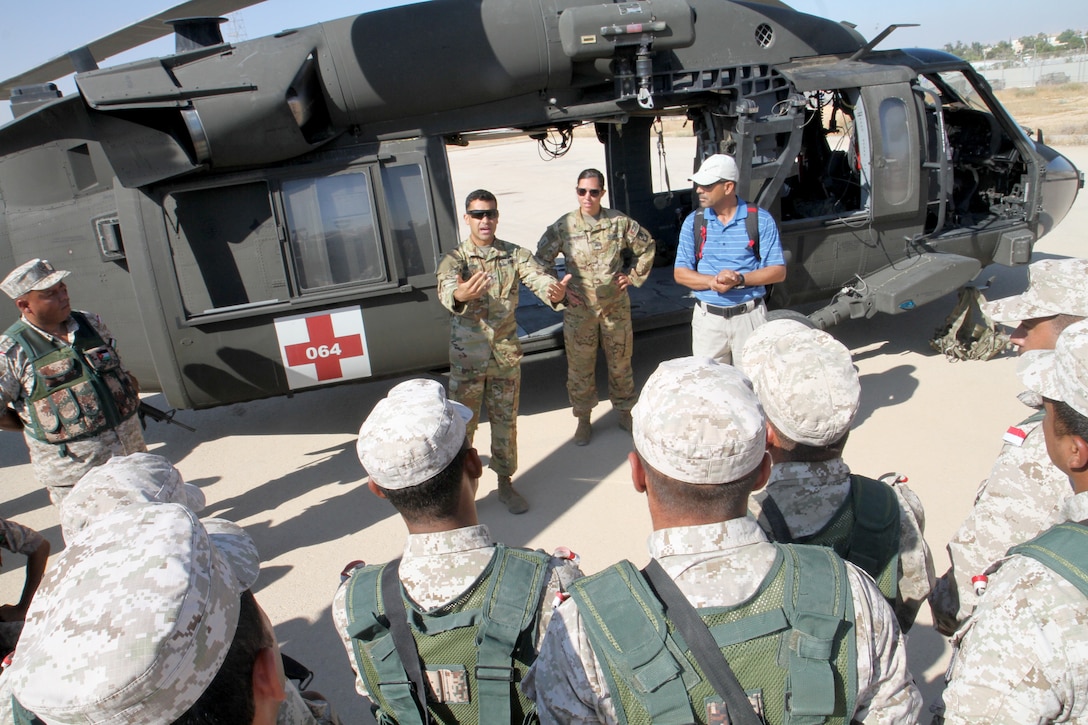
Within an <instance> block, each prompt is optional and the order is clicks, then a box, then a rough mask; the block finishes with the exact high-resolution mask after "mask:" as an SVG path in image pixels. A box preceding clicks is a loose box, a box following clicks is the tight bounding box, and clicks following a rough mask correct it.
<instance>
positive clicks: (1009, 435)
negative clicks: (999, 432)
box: [1001, 425, 1028, 448]
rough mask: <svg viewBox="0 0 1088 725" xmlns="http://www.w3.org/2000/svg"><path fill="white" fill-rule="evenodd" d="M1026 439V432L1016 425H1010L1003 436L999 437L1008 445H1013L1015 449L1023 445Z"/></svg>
mask: <svg viewBox="0 0 1088 725" xmlns="http://www.w3.org/2000/svg"><path fill="white" fill-rule="evenodd" d="M1027 437H1028V431H1026V430H1024V429H1023V428H1021V427H1020V426H1018V425H1010V426H1009V429H1008V430H1007V431H1005V435H1003V436H1001V438H1002V440H1004V441H1005V442H1006V443H1008V444H1010V445H1014V446H1016V447H1017V448H1019V447H1020V446H1022V445H1024V439H1025V438H1027Z"/></svg>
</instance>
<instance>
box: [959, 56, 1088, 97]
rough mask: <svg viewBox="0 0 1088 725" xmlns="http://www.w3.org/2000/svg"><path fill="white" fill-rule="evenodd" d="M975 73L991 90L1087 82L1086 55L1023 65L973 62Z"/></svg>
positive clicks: (1017, 63) (1087, 63) (1011, 62)
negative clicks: (982, 77)
mask: <svg viewBox="0 0 1088 725" xmlns="http://www.w3.org/2000/svg"><path fill="white" fill-rule="evenodd" d="M974 66H975V68H977V69H978V72H979V73H981V74H982V75H984V76H985V77H986V80H988V81H990V85H991V86H993V87H994V90H1000V89H1001V88H1032V87H1034V86H1039V85H1048V84H1050V85H1058V84H1061V83H1088V56H1085V55H1079V56H1069V57H1065V58H1053V59H1047V60H1040V61H1033V62H1029V63H1024V62H1014V61H1008V62H996V63H995V62H981V63H975V64H974Z"/></svg>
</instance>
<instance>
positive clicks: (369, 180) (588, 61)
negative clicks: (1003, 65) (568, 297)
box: [0, 0, 1083, 408]
mask: <svg viewBox="0 0 1088 725" xmlns="http://www.w3.org/2000/svg"><path fill="white" fill-rule="evenodd" d="M249 4H252V3H251V2H246V0H234V1H233V2H232V1H231V0H190V2H186V3H184V4H182V5H179V6H177V7H175V8H174V9H172V10H170V11H167V12H165V13H161V14H159V15H157V16H154V17H152V18H149V19H146V20H144V21H141V22H140V23H138V24H135V25H133V26H131V27H130V28H126V29H124V30H121V31H118V32H116V33H113V34H111V35H110V36H107V37H106V38H103V39H101V40H99V41H95V42H94V43H90V44H88V45H87V46H85V47H82V48H78V49H75V50H73V51H72V52H70V53H69V54H68V55H67V56H64V57H62V58H58V59H55V60H54V61H50V62H49V63H46V64H44V65H42V66H40V67H38V68H36V69H33V70H30V71H27V72H25V73H23V74H21V75H20V76H18V77H16V78H14V79H11V80H8V81H5V82H3V83H0V98H5V99H6V98H9V97H10V99H11V101H12V111H13V114H14V116H15V119H14V120H13V121H12V122H10V123H8V124H6V125H4V126H2V127H0V268H2V269H11V268H13V267H14V266H15V265H16V264H18V263H21V262H22V261H24V260H26V259H29V258H31V257H45V258H49V259H52V260H54V261H55V262H57V263H58V264H62V266H64V267H65V268H67V269H71V270H73V271H75V272H76V274H73V275H72V276H71V277H70V278H69V286H70V288H71V292H72V296H73V299H74V300H76V301H77V302H78V303H79V305H80V306H84V307H86V308H87V309H93V310H95V311H98V312H100V313H102V315H103V316H104V317H105V319H107V320H108V321H109V322H110V325H111V327H112V328H113V329H114V332H116V333H117V334H118V337H119V338H121V339H123V340H124V345H125V353H126V355H125V357H126V361H127V362H128V363H129V365H130V367H131V368H132V370H133V372H134V373H135V374H136V375H137V376H138V377H139V379H140V380H141V381H142V382H143V383H144V387H145V389H160V390H162V392H163V393H164V394H165V396H166V399H167V401H168V402H169V403H170V405H172V406H175V407H184V408H205V407H211V406H215V405H220V404H225V403H233V402H238V401H244V400H251V399H256V398H261V397H267V396H274V395H282V394H289V393H291V392H293V391H296V390H299V389H304V388H310V387H315V386H320V385H330V384H335V383H340V382H343V381H347V380H355V379H360V378H367V377H371V376H390V375H396V374H404V373H408V372H414V371H422V370H433V369H436V368H440V367H442V366H444V365H445V364H446V361H447V348H448V325H449V318H448V314H447V312H446V311H445V310H444V309H443V308H442V307H441V305H439V303H438V301H437V296H436V291H435V275H434V273H435V268H436V265H437V262H438V260H439V259H440V258H441V256H442V255H443V254H444V253H445V252H446V251H447V250H449V249H451V248H453V247H454V246H455V245H456V244H457V243H458V226H457V224H458V218H459V216H460V206H459V204H460V202H459V200H457V199H454V198H453V193H452V180H451V175H450V166H449V161H448V158H447V154H446V147H447V145H449V144H464V143H470V142H471V141H472V140H473V138H475V137H476V136H477V135H479V134H482V133H486V132H491V131H495V130H497V129H508V130H512V131H515V132H517V133H521V134H525V135H528V136H531V137H534V138H540V137H544V136H547V135H548V134H558V135H559V137H560V138H566V139H569V137H570V135H571V134H572V131H573V129H575V128H576V127H578V126H582V125H589V124H592V127H593V128H594V130H595V132H596V137H597V139H598V140H599V142H600V143H602V144H603V145H604V148H605V158H606V175H607V176H608V184H607V185H608V187H609V188H610V189H611V190H612V193H611V196H610V198H611V199H612V202H613V204H614V205H615V206H616V207H617V208H619V209H621V210H622V211H624V212H625V213H627V214H629V215H630V216H632V217H634V218H635V219H637V220H638V221H639V222H640V223H642V224H643V225H644V226H646V227H648V228H649V229H650V230H651V231H652V233H653V235H654V237H655V238H656V239H658V240H659V244H660V245H661V246H662V247H663V257H665V261H667V258H668V253H669V246H670V245H672V247H673V248H674V247H675V243H676V242H675V240H676V237H677V232H678V225H679V220H682V219H683V218H684V216H685V215H686V213H687V212H688V211H690V209H691V206H692V195H691V194H689V193H681V194H674V193H672V192H660V191H659V192H655V191H654V189H653V185H652V174H651V166H652V158H651V157H652V153H651V143H652V134H653V132H652V129H653V127H654V124H655V121H656V120H658V119H661V118H669V117H679V118H686V119H687V120H688V122H689V124H690V127H691V129H692V131H693V133H694V135H695V137H696V147H697V151H696V158H695V159H693V168H694V167H695V165H697V163H698V161H699V160H700V159H702V158H704V157H706V156H707V155H710V154H713V153H722V152H724V153H730V154H733V155H734V156H735V157H736V158H737V161H738V164H739V167H740V175H741V179H740V183H739V184H738V188H739V189H740V190H741V195H742V196H743V197H744V198H745V199H747V200H749V201H752V202H754V203H757V204H759V205H761V206H763V207H765V208H767V209H769V210H771V212H772V213H773V214H774V215H775V217H776V218H777V219H778V220H779V224H780V228H781V232H782V241H783V248H784V252H785V255H786V260H787V268H788V274H787V278H786V281H785V282H784V283H781V284H778V285H775V286H774V289H773V292H772V298H771V303H772V305H773V306H779V307H787V306H790V305H797V304H801V303H813V302H817V301H826V302H827V304H826V305H824V306H823V307H820V308H819V309H817V310H816V311H815V312H813V313H812V314H811V315H810V318H811V319H812V320H813V321H814V323H815V324H817V325H819V326H821V327H826V326H829V325H832V324H834V323H835V322H837V321H839V320H842V319H846V318H856V317H868V316H872V315H874V314H877V313H887V314H896V313H900V312H903V311H905V310H909V309H912V308H914V307H917V306H918V305H922V304H925V303H926V302H929V301H932V300H934V299H936V298H938V297H940V296H942V295H944V294H946V293H948V292H950V291H953V290H955V289H957V288H959V287H961V286H962V285H964V284H965V283H967V282H968V281H970V280H971V279H973V278H974V277H975V276H976V275H977V273H978V272H979V270H980V269H981V267H982V266H984V265H988V264H990V263H992V262H998V263H1001V264H1005V265H1022V264H1026V263H1028V261H1029V260H1030V258H1031V253H1032V248H1033V246H1034V244H1035V242H1036V241H1037V240H1038V239H1039V238H1040V237H1042V236H1043V235H1044V234H1046V233H1047V232H1048V231H1050V230H1051V229H1052V228H1054V226H1055V225H1056V224H1058V223H1059V222H1060V221H1061V220H1062V218H1063V217H1064V216H1065V214H1066V213H1067V212H1068V210H1069V208H1070V206H1071V205H1072V203H1073V201H1074V199H1075V198H1076V195H1077V192H1078V190H1079V189H1080V187H1081V186H1082V184H1083V182H1082V177H1081V174H1080V172H1078V170H1077V169H1076V168H1075V167H1074V166H1073V164H1072V163H1070V162H1069V161H1068V160H1067V159H1066V158H1065V157H1063V156H1061V155H1060V154H1058V153H1057V152H1056V151H1054V150H1053V149H1051V148H1049V147H1047V146H1046V145H1044V144H1043V143H1042V140H1041V138H1037V139H1032V138H1031V137H1029V136H1028V135H1027V133H1026V132H1025V131H1024V130H1023V129H1022V128H1020V127H1019V126H1018V125H1017V124H1016V123H1015V122H1014V120H1013V119H1012V118H1011V117H1010V116H1009V114H1008V113H1007V112H1006V110H1005V109H1004V108H1003V107H1002V106H1001V104H1000V103H999V102H998V101H997V99H996V98H995V97H994V95H993V93H992V91H991V88H990V86H989V85H988V83H987V82H986V80H985V79H984V78H982V77H981V76H980V75H979V74H978V73H977V72H975V70H974V69H973V68H972V67H971V66H970V65H969V64H968V63H966V62H964V61H962V60H960V59H959V58H956V57H954V56H952V55H949V54H947V53H943V52H940V51H935V50H921V49H906V50H882V51H878V50H875V47H876V46H877V44H878V43H880V42H881V41H882V40H883V39H884V38H885V37H886V36H887V34H888V33H889V32H891V31H892V30H894V28H895V27H896V26H891V27H890V28H889V29H888V30H886V31H885V32H884V33H881V34H879V35H878V36H877V37H875V38H874V39H872V40H871V41H866V39H865V38H863V37H862V36H861V35H860V34H859V33H858V32H857V31H856V30H855V29H854V28H853V27H852V26H851V25H849V24H847V23H837V22H833V21H830V20H827V19H823V18H819V17H816V16H812V15H807V14H804V13H800V12H797V11H795V10H793V9H791V8H790V7H789V6H787V5H786V4H784V3H781V2H777V0H634V1H625V2H606V1H604V0H431V1H430V2H426V3H421V4H416V5H407V6H402V7H394V8H389V9H386V10H379V11H375V12H370V13H365V14H362V15H357V16H354V17H346V18H341V19H338V20H331V21H329V22H324V23H319V24H317V25H312V26H309V27H304V28H295V29H289V30H284V31H283V32H280V33H276V34H275V35H272V36H269V37H263V38H258V39H254V40H248V41H243V42H237V43H226V42H224V41H223V38H222V35H221V33H220V32H219V27H218V26H219V22H220V21H221V20H222V18H218V17H215V16H217V15H220V14H223V13H227V12H231V11H233V10H236V9H238V8H240V7H245V6H246V5H249ZM164 20H169V21H172V22H171V24H170V25H169V26H168V25H164V24H163V21H164ZM170 32H175V33H176V35H177V38H178V45H177V52H176V53H175V54H173V55H169V56H165V57H159V58H149V59H147V60H143V61H139V62H135V63H128V64H124V65H120V66H116V67H111V68H101V69H100V68H99V67H98V61H99V60H101V59H103V58H105V57H107V56H109V55H112V54H114V53H117V52H119V51H121V50H124V49H127V48H131V47H135V46H137V45H140V44H142V43H144V42H146V41H148V40H150V39H153V38H154V37H160V36H163V35H166V34H168V33H170ZM73 69H74V70H75V71H76V76H75V82H76V85H77V87H78V93H75V94H71V95H69V96H66V97H61V94H60V93H59V92H58V91H57V90H56V87H55V85H53V84H51V83H48V81H51V80H54V79H56V78H58V77H60V76H62V75H65V74H67V73H70V72H72V70H73ZM681 292H682V291H678V293H677V297H678V298H680V297H681V296H682V295H681ZM689 304H690V303H689ZM11 316H14V310H12V313H11ZM669 319H671V321H673V322H675V315H674V316H673V317H672V318H669V316H668V315H661V316H659V319H658V320H657V322H656V323H655V321H654V320H653V319H644V320H641V321H639V322H638V323H637V324H640V325H644V326H648V325H652V324H660V323H661V321H662V320H669ZM535 344H536V347H538V348H539V347H546V346H549V345H551V346H558V344H559V340H558V338H557V337H556V336H554V335H543V336H542V337H541V338H540V339H539V340H537V342H536V343H535Z"/></svg>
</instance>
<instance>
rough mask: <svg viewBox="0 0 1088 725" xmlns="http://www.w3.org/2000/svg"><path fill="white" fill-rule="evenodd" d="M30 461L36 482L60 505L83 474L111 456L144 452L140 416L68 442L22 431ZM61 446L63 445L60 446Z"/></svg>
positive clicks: (145, 447)
mask: <svg viewBox="0 0 1088 725" xmlns="http://www.w3.org/2000/svg"><path fill="white" fill-rule="evenodd" d="M23 437H24V438H25V439H26V447H27V449H28V450H29V451H30V463H31V465H32V466H33V467H34V475H35V476H36V477H37V479H38V482H39V483H41V484H42V485H43V486H45V488H46V490H47V491H49V500H50V501H52V502H53V505H54V506H60V502H61V501H63V500H64V497H65V496H67V495H68V494H69V493H70V492H71V490H72V486H74V485H76V483H77V482H78V481H79V479H81V478H83V474H85V473H86V472H87V471H89V470H91V469H92V468H94V467H95V466H101V465H102V464H103V463H105V462H106V461H108V460H109V459H111V458H113V457H114V456H127V455H129V454H130V453H146V452H147V444H146V443H144V434H143V431H142V430H141V429H140V417H139V416H136V415H134V416H132V417H131V418H129V419H128V420H125V421H122V422H121V423H120V425H118V426H117V427H116V428H113V429H112V430H107V431H103V432H102V433H99V434H98V435H95V436H91V437H90V438H84V439H81V440H78V441H72V442H70V443H46V442H44V441H40V440H38V439H37V438H32V437H31V436H30V435H29V434H26V433H24V434H23ZM62 446H63V448H62Z"/></svg>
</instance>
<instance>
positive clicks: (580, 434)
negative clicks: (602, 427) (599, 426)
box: [574, 415, 593, 446]
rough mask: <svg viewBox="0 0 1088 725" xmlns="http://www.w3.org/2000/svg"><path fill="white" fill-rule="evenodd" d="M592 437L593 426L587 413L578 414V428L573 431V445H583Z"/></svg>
mask: <svg viewBox="0 0 1088 725" xmlns="http://www.w3.org/2000/svg"><path fill="white" fill-rule="evenodd" d="M592 437H593V426H591V425H590V424H589V416H588V415H580V416H578V429H577V430H575V431H574V445H576V446H584V445H588V444H589V439H590V438H592Z"/></svg>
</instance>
